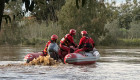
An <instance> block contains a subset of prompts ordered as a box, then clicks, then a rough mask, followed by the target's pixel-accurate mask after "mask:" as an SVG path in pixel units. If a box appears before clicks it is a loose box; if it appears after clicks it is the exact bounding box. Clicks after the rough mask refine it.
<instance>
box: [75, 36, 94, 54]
mask: <svg viewBox="0 0 140 80" xmlns="http://www.w3.org/2000/svg"><path fill="white" fill-rule="evenodd" d="M93 48H94V41H93V39H92V38H90V37H86V36H83V37H82V38H81V39H80V42H79V49H78V50H76V51H75V53H79V52H80V51H86V52H88V51H92V50H93Z"/></svg>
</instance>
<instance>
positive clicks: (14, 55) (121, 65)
mask: <svg viewBox="0 0 140 80" xmlns="http://www.w3.org/2000/svg"><path fill="white" fill-rule="evenodd" d="M43 47H44V46H43ZM43 47H18V46H12V47H7V46H0V80H140V76H139V75H140V48H123V49H119V48H115V49H113V48H97V49H98V51H99V52H100V55H101V57H100V59H99V60H98V61H97V62H96V63H95V64H92V65H70V64H60V65H58V66H41V65H37V66H25V65H21V64H22V63H23V58H24V56H25V55H26V54H28V53H31V52H37V51H41V50H42V49H43Z"/></svg>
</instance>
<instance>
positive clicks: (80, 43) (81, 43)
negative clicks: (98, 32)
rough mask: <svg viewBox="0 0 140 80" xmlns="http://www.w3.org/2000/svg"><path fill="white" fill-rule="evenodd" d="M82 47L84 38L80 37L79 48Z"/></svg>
mask: <svg viewBox="0 0 140 80" xmlns="http://www.w3.org/2000/svg"><path fill="white" fill-rule="evenodd" d="M82 47H83V38H81V39H80V42H79V47H78V48H79V49H81V48H82Z"/></svg>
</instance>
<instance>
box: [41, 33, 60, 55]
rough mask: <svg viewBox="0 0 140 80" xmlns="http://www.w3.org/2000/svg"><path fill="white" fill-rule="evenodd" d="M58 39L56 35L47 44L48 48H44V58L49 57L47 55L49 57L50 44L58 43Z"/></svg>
mask: <svg viewBox="0 0 140 80" xmlns="http://www.w3.org/2000/svg"><path fill="white" fill-rule="evenodd" d="M57 39H58V36H57V35H55V34H54V35H52V36H51V40H49V41H48V42H47V43H46V46H45V48H44V50H43V54H44V56H47V55H48V52H47V49H48V47H49V45H50V43H52V42H55V43H56V41H57Z"/></svg>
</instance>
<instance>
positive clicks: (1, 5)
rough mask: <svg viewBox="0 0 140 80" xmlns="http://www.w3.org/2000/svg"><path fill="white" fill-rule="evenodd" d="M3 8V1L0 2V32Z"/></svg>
mask: <svg viewBox="0 0 140 80" xmlns="http://www.w3.org/2000/svg"><path fill="white" fill-rule="evenodd" d="M4 6H5V0H0V31H1V23H2V16H3V11H4Z"/></svg>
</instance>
